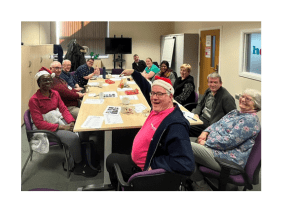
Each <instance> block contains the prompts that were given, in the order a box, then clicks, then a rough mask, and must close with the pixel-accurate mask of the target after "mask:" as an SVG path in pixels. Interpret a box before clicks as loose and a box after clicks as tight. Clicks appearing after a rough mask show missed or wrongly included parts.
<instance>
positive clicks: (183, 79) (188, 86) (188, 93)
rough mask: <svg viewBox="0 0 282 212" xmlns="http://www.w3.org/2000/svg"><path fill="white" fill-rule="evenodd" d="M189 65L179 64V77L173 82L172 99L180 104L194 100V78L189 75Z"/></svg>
mask: <svg viewBox="0 0 282 212" xmlns="http://www.w3.org/2000/svg"><path fill="white" fill-rule="evenodd" d="M190 73H191V66H190V65H189V64H183V65H182V66H180V77H178V78H177V79H176V81H175V83H174V86H173V88H174V90H175V92H174V99H175V101H177V102H178V103H179V104H181V105H185V104H187V103H191V102H195V84H194V78H193V77H192V76H191V75H190Z"/></svg>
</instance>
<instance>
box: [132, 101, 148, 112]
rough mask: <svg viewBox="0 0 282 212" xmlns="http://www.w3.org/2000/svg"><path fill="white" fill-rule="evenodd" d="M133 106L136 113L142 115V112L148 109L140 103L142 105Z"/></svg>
mask: <svg viewBox="0 0 282 212" xmlns="http://www.w3.org/2000/svg"><path fill="white" fill-rule="evenodd" d="M133 106H135V111H136V113H142V111H143V110H145V109H146V106H145V105H143V104H142V103H140V104H135V105H133Z"/></svg>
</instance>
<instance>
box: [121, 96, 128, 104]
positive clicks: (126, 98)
mask: <svg viewBox="0 0 282 212" xmlns="http://www.w3.org/2000/svg"><path fill="white" fill-rule="evenodd" d="M121 102H122V104H125V105H128V104H129V103H130V99H129V98H128V97H123V98H122V100H121Z"/></svg>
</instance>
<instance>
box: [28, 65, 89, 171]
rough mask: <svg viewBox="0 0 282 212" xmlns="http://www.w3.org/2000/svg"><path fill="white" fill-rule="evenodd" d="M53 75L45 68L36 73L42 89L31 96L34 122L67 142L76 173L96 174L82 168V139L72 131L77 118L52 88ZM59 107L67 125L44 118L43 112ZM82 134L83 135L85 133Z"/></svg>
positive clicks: (41, 128)
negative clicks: (50, 121)
mask: <svg viewBox="0 0 282 212" xmlns="http://www.w3.org/2000/svg"><path fill="white" fill-rule="evenodd" d="M51 76H52V77H54V73H53V74H52V73H51V72H48V70H46V69H44V68H42V69H40V70H39V72H38V73H37V74H36V75H35V78H36V79H37V84H38V86H39V88H40V89H38V90H37V92H36V93H35V94H34V95H33V96H32V97H31V98H30V100H29V104H28V106H29V110H30V114H31V118H32V120H33V123H34V125H35V126H36V128H37V129H39V130H49V131H51V132H53V133H55V134H56V135H57V136H59V137H60V139H61V141H62V143H63V144H65V145H66V146H67V147H68V149H69V151H70V154H71V159H70V163H73V161H74V167H75V168H74V173H75V174H83V175H85V176H86V175H91V174H94V172H93V170H92V169H91V168H90V167H89V168H85V169H84V170H83V168H82V167H84V165H85V164H84V162H83V161H82V156H81V144H80V139H79V137H78V136H77V135H76V134H75V133H73V132H72V131H73V128H74V121H75V120H74V118H73V117H72V115H71V114H70V112H69V111H68V108H67V107H66V106H65V104H64V103H63V101H62V99H61V97H60V95H59V93H58V92H57V91H55V90H52V89H51V87H52V83H53V79H52V77H51ZM57 108H58V109H59V111H60V113H61V114H62V116H63V118H64V120H65V122H66V124H65V125H59V124H54V123H49V122H47V121H45V120H44V119H43V116H42V115H43V114H46V113H48V112H50V111H52V110H56V109H57ZM80 135H81V136H82V135H83V134H80ZM85 138H86V137H85ZM83 139H84V138H83ZM86 139H87V138H86ZM83 171H84V173H83Z"/></svg>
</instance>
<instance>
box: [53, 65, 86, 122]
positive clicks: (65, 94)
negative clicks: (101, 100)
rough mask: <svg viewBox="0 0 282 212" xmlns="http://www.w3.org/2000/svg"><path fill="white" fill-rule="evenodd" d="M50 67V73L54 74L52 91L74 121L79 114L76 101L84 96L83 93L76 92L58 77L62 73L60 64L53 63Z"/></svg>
mask: <svg viewBox="0 0 282 212" xmlns="http://www.w3.org/2000/svg"><path fill="white" fill-rule="evenodd" d="M50 66H51V67H50V69H51V71H52V72H53V73H55V77H54V79H53V86H52V89H53V90H56V91H58V92H59V94H60V96H61V98H62V100H63V102H64V103H65V105H66V106H67V108H68V110H69V111H70V113H71V115H72V116H73V118H74V119H77V116H78V112H79V107H78V101H79V100H80V98H82V97H83V96H84V95H85V93H84V94H83V93H80V92H78V91H77V90H75V89H73V88H72V87H70V86H68V84H67V82H66V81H65V80H64V79H62V78H60V75H61V73H62V70H61V68H62V67H61V63H60V62H58V61H54V62H52V63H51V65H50Z"/></svg>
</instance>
